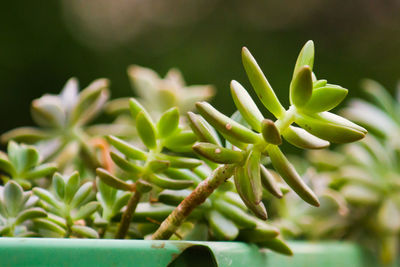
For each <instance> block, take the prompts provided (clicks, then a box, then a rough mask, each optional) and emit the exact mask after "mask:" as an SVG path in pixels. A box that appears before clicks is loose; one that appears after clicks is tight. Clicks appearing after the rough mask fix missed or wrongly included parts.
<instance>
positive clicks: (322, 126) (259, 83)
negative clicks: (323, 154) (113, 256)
mask: <svg viewBox="0 0 400 267" xmlns="http://www.w3.org/2000/svg"><path fill="white" fill-rule="evenodd" d="M242 60H243V65H244V68H245V70H246V72H247V75H248V77H249V80H250V82H251V84H252V85H253V88H254V90H255V91H256V93H257V95H258V97H259V99H260V100H261V102H262V103H263V105H264V106H265V107H266V108H267V109H268V110H269V111H270V112H271V113H272V114H273V115H274V116H275V117H276V118H277V120H276V121H275V122H274V121H272V120H269V119H265V118H264V116H263V115H262V113H261V112H260V111H259V109H258V108H257V106H256V104H255V103H254V101H253V100H252V99H251V97H250V95H249V94H248V92H247V91H246V89H244V88H243V86H241V85H240V84H239V83H238V82H236V81H232V82H231V93H232V97H233V100H234V102H235V105H236V107H237V109H238V111H239V112H240V115H241V117H242V118H236V120H235V118H229V117H228V116H225V115H224V114H222V113H220V112H219V111H218V110H216V109H215V108H214V107H212V106H211V105H210V104H208V103H205V102H199V103H197V104H196V106H197V109H198V111H199V113H200V114H201V115H202V117H203V118H204V119H205V120H206V121H207V122H208V123H209V124H211V125H212V126H213V127H215V129H216V130H217V131H218V132H219V133H220V134H221V135H222V136H223V137H224V138H225V139H226V140H227V141H229V143H230V144H232V145H233V146H232V148H224V147H222V146H221V145H220V144H219V143H218V141H217V140H216V139H215V137H214V136H215V134H214V133H213V132H212V131H211V130H210V127H207V125H206V124H205V123H204V121H202V120H201V119H199V116H198V115H194V114H191V115H189V116H191V126H192V127H193V131H194V132H195V133H196V134H197V135H198V136H199V139H200V141H201V142H202V143H198V144H196V145H195V146H194V149H195V151H196V152H197V153H199V154H200V155H201V156H203V157H205V158H207V159H208V160H211V161H213V162H216V163H220V164H224V165H222V166H220V167H219V168H217V169H216V170H215V171H214V172H213V174H212V175H211V176H210V177H209V178H208V179H206V180H205V181H204V183H202V184H199V186H198V187H197V188H196V190H195V191H193V192H192V194H191V195H190V196H189V197H188V198H186V199H185V200H184V201H183V202H182V203H181V205H179V207H178V208H177V209H176V210H175V211H174V212H173V213H172V214H171V215H170V216H169V217H168V218H167V219H166V220H165V221H164V222H163V224H161V226H160V228H159V230H158V231H157V232H156V233H155V234H154V235H153V238H155V239H165V238H168V237H169V236H171V234H173V232H174V231H175V230H176V227H177V225H179V224H180V223H181V222H183V220H184V219H185V216H184V215H183V214H188V213H190V210H192V209H193V208H192V206H193V205H194V203H202V202H203V201H205V199H206V198H207V197H208V196H209V195H210V194H211V193H212V192H213V191H214V190H215V189H216V188H217V187H218V186H219V185H220V184H222V183H223V181H225V180H226V179H228V178H230V177H231V176H232V175H233V176H234V181H235V185H236V189H237V191H238V193H239V195H240V196H241V198H242V200H243V201H244V203H245V204H246V206H247V207H248V208H249V209H251V210H252V211H253V212H254V213H255V214H256V215H257V216H258V217H260V218H261V219H266V217H267V213H266V210H265V207H264V205H263V204H262V202H261V200H262V185H263V184H265V185H266V188H267V189H269V190H270V191H272V193H274V194H276V195H277V196H278V197H279V196H280V194H279V191H278V190H276V189H277V185H276V184H275V183H274V180H273V179H271V177H272V175H271V173H270V172H269V171H268V170H267V169H265V168H263V167H261V162H262V159H263V158H264V157H268V158H269V159H270V160H271V162H272V165H273V167H274V169H275V170H276V171H277V173H279V175H280V176H281V177H282V178H283V180H285V182H286V183H287V184H288V185H289V186H290V187H291V188H292V189H293V191H295V192H296V193H297V195H299V196H300V197H301V198H302V199H303V200H304V201H306V202H308V203H309V204H311V205H314V206H319V201H318V199H317V196H316V195H315V194H314V193H313V191H312V190H311V189H310V188H309V187H308V186H307V185H306V184H305V183H304V181H303V180H302V179H301V177H300V176H299V174H298V173H297V172H296V170H295V168H294V167H293V165H292V164H291V163H290V162H289V161H288V160H287V158H286V157H285V155H284V154H283V153H282V151H281V150H280V149H279V145H280V144H281V143H282V137H281V136H283V138H284V139H286V140H287V141H288V142H289V143H291V144H293V145H295V146H298V147H300V148H305V149H320V148H324V147H327V146H328V145H329V142H333V143H347V142H353V141H357V140H359V139H361V138H363V137H364V136H365V134H366V130H365V129H364V128H362V127H360V126H358V125H356V124H354V123H352V122H350V121H348V120H347V119H345V118H343V117H340V116H338V115H335V114H333V113H330V112H328V111H329V110H331V109H332V108H334V107H335V106H337V105H338V104H339V103H340V102H341V101H342V100H343V99H344V97H345V96H346V95H347V89H344V88H342V87H340V86H337V85H332V84H328V83H327V81H326V80H317V78H316V76H315V74H314V73H313V72H312V69H313V64H314V44H313V42H312V41H309V42H307V43H306V44H305V45H304V47H303V49H302V50H301V52H300V54H299V56H298V58H297V61H296V65H295V69H294V72H293V78H292V81H291V82H290V90H289V91H290V103H291V106H290V107H289V109H287V110H286V109H285V108H284V107H283V106H282V104H281V103H280V101H279V100H278V98H277V97H276V95H275V92H274V91H273V89H272V87H271V85H270V84H269V82H268V80H267V79H266V78H265V76H264V74H263V73H262V71H261V69H260V67H259V66H258V64H257V62H256V61H255V59H254V58H253V56H252V55H251V54H250V52H249V51H248V50H247V49H246V48H243V50H242ZM242 120H243V121H244V122H245V123H240V122H237V121H242ZM293 123H296V124H297V125H299V126H300V127H302V128H300V127H296V126H292V125H291V124H293ZM262 177H263V178H262ZM187 202H188V203H187ZM183 207H190V208H188V211H187V210H182V209H183Z"/></svg>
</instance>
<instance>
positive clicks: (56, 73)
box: [0, 0, 400, 132]
mask: <svg viewBox="0 0 400 267" xmlns="http://www.w3.org/2000/svg"><path fill="white" fill-rule="evenodd" d="M77 2H80V1H63V2H62V1H61V2H58V1H56V2H48V1H46V2H45V1H34V2H32V1H22V3H21V2H20V1H18V2H12V1H10V2H6V3H3V7H2V9H1V11H0V14H1V16H0V30H1V35H0V81H1V85H0V89H1V92H2V97H1V99H0V114H4V115H3V116H2V117H1V120H2V124H1V126H0V131H1V132H4V131H6V130H7V129H11V128H14V127H16V126H20V125H33V122H32V121H31V119H30V118H29V116H27V115H26V114H28V112H29V103H30V102H31V100H32V99H34V98H37V97H39V96H40V95H42V94H43V93H45V92H49V93H56V92H58V90H59V88H60V87H61V86H63V84H64V82H65V80H67V78H69V77H71V76H76V77H78V79H79V80H80V81H81V84H88V83H89V82H90V81H92V80H93V79H94V78H96V77H107V78H109V79H110V80H111V82H112V83H111V92H112V98H115V97H121V96H130V95H131V88H130V84H129V78H128V76H127V74H126V68H127V66H128V65H130V64H138V65H141V66H146V67H151V68H153V69H155V70H156V71H157V72H158V73H160V74H161V75H162V76H163V75H164V74H165V73H166V72H167V70H168V69H169V68H171V67H177V68H179V69H181V70H182V72H183V74H184V75H185V77H186V80H187V82H188V84H214V85H215V86H216V88H217V89H218V92H217V97H216V98H215V100H214V104H215V106H216V107H217V108H218V109H219V110H221V111H223V112H224V113H228V114H229V113H232V112H233V110H234V105H233V103H232V102H231V101H228V102H227V101H225V99H227V97H228V95H229V89H228V88H229V81H230V79H231V77H236V78H237V80H238V81H239V82H241V83H242V82H243V83H244V84H243V85H244V86H245V87H248V86H249V84H248V82H247V80H246V78H245V74H244V73H243V71H242V69H241V64H240V62H239V61H238V60H237V57H238V56H239V52H238V51H240V48H241V47H242V46H243V45H246V46H248V47H249V49H251V51H253V53H254V56H255V57H257V59H258V62H259V63H260V66H261V67H262V69H263V70H264V71H265V73H266V75H268V76H270V77H274V79H273V80H272V81H271V83H273V84H274V85H275V88H276V89H277V94H278V97H279V98H283V99H287V95H286V94H287V91H288V90H287V88H288V86H289V84H287V81H288V80H290V70H291V68H292V64H293V63H294V62H295V59H296V55H297V49H298V47H300V46H301V45H302V44H303V43H304V42H305V41H306V40H309V39H313V40H314V41H315V42H316V43H318V51H317V53H318V55H319V58H320V60H318V62H316V64H317V65H318V68H319V72H320V75H322V76H325V75H326V74H327V73H329V74H330V78H331V81H332V82H334V83H338V84H342V85H343V86H345V87H346V88H349V95H350V96H351V97H352V96H356V95H358V83H359V81H360V79H361V78H364V77H370V78H373V79H377V80H380V81H382V82H383V84H384V85H388V87H389V88H393V84H394V83H395V79H396V77H397V76H395V75H393V74H394V73H398V72H399V64H398V62H399V60H400V53H398V47H399V44H400V34H399V33H400V17H399V16H398V12H399V11H400V4H399V2H398V1H395V0H389V1H385V2H382V1H369V2H365V1H361V0H356V1H351V2H346V3H343V2H342V1H338V0H331V1H324V2H323V3H322V2H319V1H315V0H303V1H299V0H298V1H290V3H289V2H287V1H276V0H273V1H260V0H259V1H238V0H236V1H222V0H221V1H216V0H214V1H212V0H210V1H205V2H204V3H203V4H200V3H199V1H194V2H192V1H190V3H187V2H184V1H178V0H168V1H162V2H163V3H159V1H135V0H130V1H122V0H118V1H113V2H112V4H110V3H109V5H111V6H110V7H109V8H108V9H107V11H108V13H107V14H106V15H108V16H105V15H104V14H102V13H101V10H100V8H97V9H90V8H94V7H97V6H100V4H99V3H102V4H103V5H104V4H106V2H107V1H99V0H96V1H90V2H93V3H92V4H89V1H87V2H86V3H87V4H82V3H81V5H80V6H79V5H78V4H77ZM141 2H147V3H148V6H143V3H141ZM96 3H98V4H97V5H96ZM121 5H125V6H122V7H121ZM172 5H173V6H174V9H171V8H170V7H171V6H172ZM84 7H85V8H86V11H85V10H81V12H78V11H77V10H79V8H81V9H83V8H84ZM118 8H120V9H121V8H123V10H122V11H123V12H118V11H119V9H118ZM135 12H141V14H142V15H141V16H135ZM146 12H147V13H146ZM113 14H114V16H115V14H116V15H118V19H115V20H111V18H112V17H110V16H111V15H113ZM146 14H147V15H146ZM78 16H80V17H78ZM82 16H83V17H84V18H94V19H98V20H99V21H101V20H100V19H103V20H102V21H105V24H104V25H102V26H100V29H101V30H100V31H99V30H98V32H102V33H109V34H110V36H109V38H108V40H117V41H115V42H113V43H112V44H108V45H106V44H107V43H106V42H105V41H104V40H107V39H95V38H94V37H93V36H94V35H93V33H92V34H89V33H88V32H87V31H86V32H83V30H85V29H88V26H87V25H86V26H85V24H79V23H85V20H83V19H82ZM124 16H125V17H126V16H128V17H129V20H128V19H125V20H124V19H123V18H124ZM175 17H176V20H175V21H172V18H175ZM79 18H80V19H79ZM163 18H168V19H164V21H165V23H164V24H162V23H160V21H161V20H162V19H163ZM107 19H108V20H109V21H107ZM110 21H112V23H110ZM123 23H129V24H128V25H129V26H127V27H123V25H124V24H123ZM111 24H112V25H114V26H115V27H117V26H118V27H119V28H129V29H130V28H132V29H133V28H134V29H136V30H135V32H134V33H130V34H129V35H128V37H126V38H119V39H118V38H117V36H115V35H111V34H114V32H113V31H112V30H113V28H110V27H111V26H109V25H111ZM105 25H107V27H105ZM101 27H102V28H101ZM139 28H140V30H138V29H139ZM115 34H116V33H115ZM93 43H95V44H96V43H97V45H93ZM100 44H102V45H100ZM332 51H335V52H334V53H332ZM271 62H274V63H273V64H271ZM389 85H390V86H389ZM13 103H18V105H15V104H13ZM228 103H229V104H228ZM283 104H284V106H285V107H287V105H288V103H283ZM21 107H22V108H21ZM5 114H7V115H5ZM9 114H12V119H10V117H9V116H10V115H9Z"/></svg>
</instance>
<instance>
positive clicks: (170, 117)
mask: <svg viewBox="0 0 400 267" xmlns="http://www.w3.org/2000/svg"><path fill="white" fill-rule="evenodd" d="M178 125H179V111H178V108H176V107H173V108H170V109H169V110H167V111H165V112H164V113H163V115H162V116H161V118H160V120H159V121H158V122H157V131H158V134H159V135H160V137H161V138H166V137H168V136H170V135H171V134H172V133H173V132H175V130H176V129H178Z"/></svg>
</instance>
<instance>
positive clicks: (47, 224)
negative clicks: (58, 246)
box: [34, 218, 65, 236]
mask: <svg viewBox="0 0 400 267" xmlns="http://www.w3.org/2000/svg"><path fill="white" fill-rule="evenodd" d="M34 224H35V226H36V227H37V228H39V229H45V230H47V231H51V232H54V233H57V234H58V235H60V236H65V230H64V228H62V227H61V226H59V225H58V224H56V223H54V222H52V221H50V220H48V219H47V218H37V219H35V220H34Z"/></svg>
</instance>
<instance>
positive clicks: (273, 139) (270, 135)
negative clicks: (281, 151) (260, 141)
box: [261, 119, 282, 145]
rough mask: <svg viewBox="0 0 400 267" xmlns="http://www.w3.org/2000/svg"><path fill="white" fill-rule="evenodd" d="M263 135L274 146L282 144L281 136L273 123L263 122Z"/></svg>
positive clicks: (269, 121)
mask: <svg viewBox="0 0 400 267" xmlns="http://www.w3.org/2000/svg"><path fill="white" fill-rule="evenodd" d="M261 133H262V136H263V137H264V140H265V141H267V142H268V143H270V144H273V145H280V144H282V138H281V134H280V133H279V130H278V128H276V125H275V123H274V122H273V121H271V120H269V119H264V120H263V121H262V122H261Z"/></svg>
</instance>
